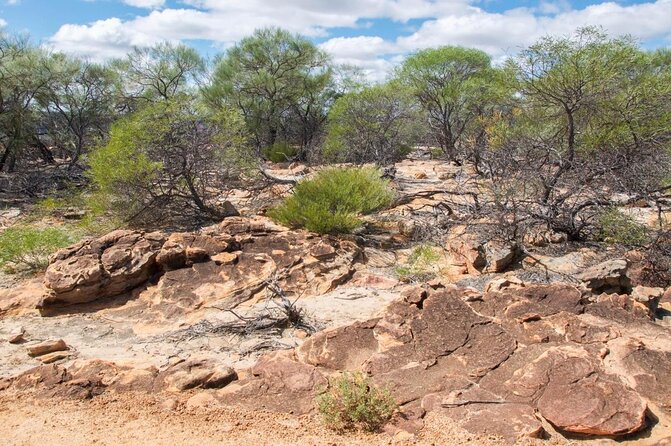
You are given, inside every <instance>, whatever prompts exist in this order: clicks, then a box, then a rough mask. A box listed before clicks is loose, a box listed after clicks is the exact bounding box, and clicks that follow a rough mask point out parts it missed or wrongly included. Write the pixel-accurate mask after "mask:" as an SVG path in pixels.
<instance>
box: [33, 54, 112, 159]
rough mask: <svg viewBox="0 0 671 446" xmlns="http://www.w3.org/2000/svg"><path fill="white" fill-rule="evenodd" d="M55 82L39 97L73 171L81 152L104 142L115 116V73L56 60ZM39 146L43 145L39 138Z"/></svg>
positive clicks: (51, 132) (52, 133)
mask: <svg viewBox="0 0 671 446" xmlns="http://www.w3.org/2000/svg"><path fill="white" fill-rule="evenodd" d="M53 60H54V63H53V69H52V70H53V73H54V80H53V82H51V83H50V85H49V87H48V88H46V89H44V90H43V91H42V92H40V94H39V95H37V100H38V104H39V106H40V112H41V114H42V115H43V119H42V121H43V122H44V123H45V124H46V125H47V127H48V135H49V136H50V137H51V140H52V141H53V143H54V144H55V145H56V146H58V147H60V148H61V149H64V152H65V153H68V154H69V156H70V168H72V167H73V166H75V165H76V164H77V162H78V161H79V158H80V156H81V155H82V153H83V152H84V151H85V150H87V149H89V148H91V147H92V146H93V145H95V144H96V143H98V142H99V141H101V140H103V139H104V138H105V137H106V135H107V132H108V130H109V126H110V124H111V122H112V121H113V120H114V118H115V116H116V113H115V110H114V95H113V82H114V78H113V74H112V72H111V70H109V69H108V68H106V67H104V66H101V65H97V64H92V63H89V62H84V61H81V60H78V59H72V58H69V57H67V56H65V55H62V54H57V55H54V57H53ZM36 142H37V143H38V144H44V143H43V142H42V141H41V140H40V139H39V138H38V139H37V140H36Z"/></svg>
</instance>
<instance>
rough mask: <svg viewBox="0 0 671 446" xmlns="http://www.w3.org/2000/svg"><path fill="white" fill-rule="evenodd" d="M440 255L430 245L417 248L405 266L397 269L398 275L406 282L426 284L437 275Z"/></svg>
mask: <svg viewBox="0 0 671 446" xmlns="http://www.w3.org/2000/svg"><path fill="white" fill-rule="evenodd" d="M438 260H440V253H439V252H438V251H437V249H436V248H435V247H433V246H430V245H419V246H416V247H415V248H414V249H413V250H412V253H411V254H410V257H408V261H407V262H406V264H405V265H403V266H400V267H398V268H396V274H398V276H399V278H400V279H401V280H403V281H406V282H424V281H427V280H430V279H432V278H433V277H434V276H435V275H436V271H435V270H434V266H435V264H436V262H438Z"/></svg>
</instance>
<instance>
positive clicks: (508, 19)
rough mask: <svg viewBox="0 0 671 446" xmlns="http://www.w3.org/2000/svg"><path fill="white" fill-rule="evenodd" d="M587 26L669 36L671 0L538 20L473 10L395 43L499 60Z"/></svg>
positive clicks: (528, 14) (520, 13) (527, 13)
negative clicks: (460, 48) (475, 51)
mask: <svg viewBox="0 0 671 446" xmlns="http://www.w3.org/2000/svg"><path fill="white" fill-rule="evenodd" d="M587 25H601V26H603V27H604V28H605V29H606V31H608V32H610V33H611V34H612V35H622V34H631V35H632V36H634V37H637V38H640V39H649V38H655V37H668V36H669V35H671V0H658V1H656V2H650V3H642V4H636V5H630V6H622V5H619V4H617V3H612V2H607V3H601V4H598V5H591V6H588V7H586V8H584V9H581V10H568V11H564V12H559V13H556V14H554V15H552V16H537V15H535V14H534V13H533V11H532V10H530V9H526V8H519V9H513V10H510V11H507V12H505V13H490V12H487V11H484V10H482V9H479V8H473V9H472V10H471V11H470V12H469V13H468V14H464V15H447V16H443V17H440V18H438V19H435V20H430V21H427V22H424V23H423V24H422V26H421V27H420V29H419V30H418V31H417V32H416V33H414V34H412V35H410V36H407V37H400V38H399V39H398V40H397V44H398V45H399V48H400V49H401V50H405V51H412V50H416V49H419V48H426V47H431V46H436V45H447V44H450V45H464V46H470V47H476V48H480V49H482V50H484V51H486V52H488V53H489V54H490V55H492V56H494V57H497V56H501V55H503V54H506V53H511V52H512V53H514V52H516V51H517V50H519V49H520V48H522V47H524V46H527V45H529V44H530V43H532V42H534V41H536V40H537V39H538V38H539V37H541V36H544V35H547V34H555V35H566V34H569V33H571V32H572V31H574V30H575V29H576V28H578V27H581V26H587Z"/></svg>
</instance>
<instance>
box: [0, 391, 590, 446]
mask: <svg viewBox="0 0 671 446" xmlns="http://www.w3.org/2000/svg"><path fill="white" fill-rule="evenodd" d="M163 398H165V397H163V396H156V395H146V394H134V393H126V394H103V395H101V396H99V397H96V398H94V399H93V400H89V401H73V400H52V399H43V398H40V399H33V398H32V397H28V396H25V395H24V396H23V397H21V398H15V396H13V395H2V394H0V444H2V445H6V446H10V445H11V446H15V445H16V446H19V445H22V446H28V445H30V446H32V445H52V446H60V445H67V446H79V445H81V446H84V445H86V446H88V445H110V446H112V445H114V446H119V445H157V446H160V445H166V446H168V445H169V446H186V445H189V446H190V445H194V446H196V445H197V446H210V445H236V446H238V445H255V446H258V445H277V446H280V445H315V446H317V445H320V446H321V445H324V446H326V445H328V446H334V445H408V444H412V445H414V444H417V445H474V446H477V445H483V446H484V445H486V446H498V445H505V444H508V443H506V442H503V441H501V440H497V439H496V438H493V437H491V438H489V437H482V436H474V435H471V434H469V433H467V432H465V431H463V430H461V429H459V428H457V427H456V426H455V425H454V423H453V422H451V421H449V420H448V419H444V418H440V417H436V416H433V415H432V416H430V417H429V418H428V419H427V426H426V427H425V429H424V430H423V431H422V432H421V433H420V434H419V435H418V436H417V437H414V438H412V437H409V436H408V434H405V433H403V434H402V435H398V436H396V437H392V436H390V435H389V434H386V433H379V434H368V433H356V432H355V433H345V434H337V433H335V432H332V431H329V430H327V429H325V428H324V427H322V426H321V424H320V421H319V419H318V417H317V416H316V415H308V416H301V417H297V416H292V415H284V414H276V413H266V412H245V411H242V410H239V409H229V408H214V409H206V408H202V407H199V408H195V409H188V408H185V407H184V405H182V404H178V405H177V407H176V408H174V409H167V408H166V407H165V402H166V400H165V399H163ZM517 444H518V445H541V444H543V445H546V446H554V445H567V443H566V440H564V441H562V442H559V441H552V440H550V441H547V440H546V441H539V440H531V439H528V440H522V441H521V442H519V443H517ZM568 444H570V443H568ZM581 444H585V443H581Z"/></svg>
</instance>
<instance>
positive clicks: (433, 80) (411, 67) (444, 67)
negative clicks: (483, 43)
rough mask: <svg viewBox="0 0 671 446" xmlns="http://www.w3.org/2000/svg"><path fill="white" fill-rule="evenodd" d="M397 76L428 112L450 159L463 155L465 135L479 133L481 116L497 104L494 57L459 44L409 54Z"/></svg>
mask: <svg viewBox="0 0 671 446" xmlns="http://www.w3.org/2000/svg"><path fill="white" fill-rule="evenodd" d="M397 77H398V78H399V79H400V80H401V82H403V83H404V84H405V85H408V86H409V88H410V89H411V90H412V92H413V94H414V95H415V96H416V97H417V99H418V101H419V102H420V104H421V105H422V107H423V108H424V110H425V111H426V112H427V115H428V119H429V126H430V132H431V134H432V136H433V139H434V140H435V141H436V143H438V145H439V146H440V148H441V149H442V150H443V152H444V153H445V154H446V155H447V156H448V158H449V159H451V160H457V159H459V158H460V155H463V154H464V152H465V148H464V147H462V146H463V145H464V144H465V143H466V141H465V137H466V136H467V135H468V134H469V133H471V134H476V133H477V129H475V128H474V127H476V126H477V124H478V121H477V118H478V117H479V116H481V115H483V114H485V113H487V111H488V108H489V107H490V104H493V101H492V100H491V99H493V97H492V93H493V92H492V90H493V87H494V85H495V83H494V82H492V80H493V77H494V70H493V69H492V68H491V60H490V57H489V56H488V55H487V54H486V53H485V52H483V51H480V50H477V49H470V48H462V47H457V46H444V47H439V48H429V49H425V50H422V51H419V52H417V53H415V54H413V55H411V56H410V57H408V58H407V59H406V60H405V61H404V62H403V64H402V65H401V66H400V67H399V69H398V70H397ZM460 152H461V153H460Z"/></svg>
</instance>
